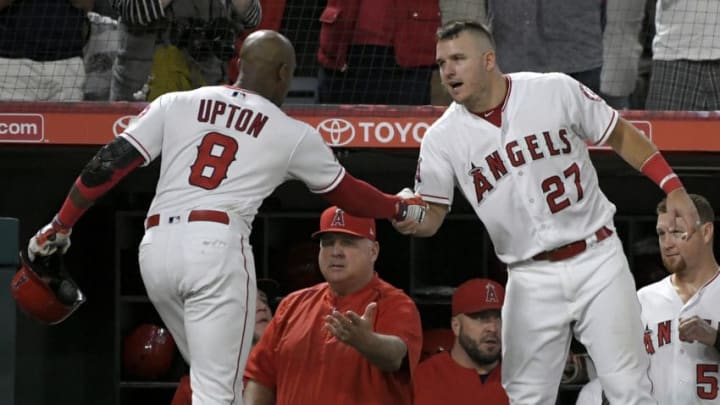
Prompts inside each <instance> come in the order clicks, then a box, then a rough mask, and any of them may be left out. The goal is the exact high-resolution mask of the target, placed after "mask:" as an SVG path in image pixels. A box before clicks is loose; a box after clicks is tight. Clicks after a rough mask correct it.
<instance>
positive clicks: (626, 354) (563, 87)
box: [394, 21, 698, 405]
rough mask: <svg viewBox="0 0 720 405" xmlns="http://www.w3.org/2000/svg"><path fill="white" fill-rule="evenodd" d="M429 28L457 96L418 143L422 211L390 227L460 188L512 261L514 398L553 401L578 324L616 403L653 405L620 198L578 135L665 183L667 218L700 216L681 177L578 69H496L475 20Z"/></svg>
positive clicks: (410, 226)
mask: <svg viewBox="0 0 720 405" xmlns="http://www.w3.org/2000/svg"><path fill="white" fill-rule="evenodd" d="M437 37H438V43H437V63H438V65H439V69H440V75H441V78H442V81H443V84H444V85H445V87H446V89H447V91H448V92H449V93H450V95H451V96H452V98H453V100H454V103H453V104H452V105H450V107H448V109H447V110H446V111H445V113H444V114H443V116H442V117H440V118H439V119H438V120H437V121H436V122H435V123H434V124H433V125H432V126H431V127H430V128H429V129H428V131H427V132H426V134H425V137H424V138H423V140H422V145H421V148H420V156H419V160H418V168H417V172H416V178H415V193H417V194H418V195H420V196H422V197H423V199H425V201H427V202H428V203H429V206H430V208H429V209H428V211H427V214H426V216H425V221H424V222H423V223H422V224H417V223H409V222H396V223H394V225H395V227H396V228H397V229H398V230H399V231H400V232H401V233H405V234H414V235H416V236H431V235H433V234H434V233H435V232H436V231H437V229H438V228H439V227H440V226H441V224H442V222H443V220H444V218H445V215H446V213H447V212H448V209H449V207H450V206H451V204H452V201H453V191H454V186H457V187H458V188H459V189H460V190H461V191H462V193H463V194H464V196H465V198H466V199H467V200H468V201H469V202H470V204H471V205H472V206H473V208H474V210H475V212H476V214H477V215H478V217H479V218H480V219H481V220H482V222H483V224H484V225H485V228H486V229H487V231H488V233H489V235H490V237H491V239H492V242H493V244H494V247H495V252H496V254H497V256H498V257H499V258H500V259H501V260H503V261H504V262H505V263H507V265H508V270H509V271H508V283H507V290H506V294H507V295H506V301H505V306H504V307H503V311H502V312H503V313H502V317H503V328H502V340H503V361H502V374H503V375H502V377H503V385H504V387H505V389H506V391H507V393H508V397H509V398H510V403H511V404H524V405H525V404H527V405H552V404H555V400H556V396H557V388H558V385H559V383H560V379H561V376H562V372H563V368H564V363H565V358H566V353H567V352H568V349H569V345H570V341H571V335H572V334H573V333H574V335H575V336H576V337H577V338H578V340H579V341H580V342H581V343H582V344H584V345H585V347H587V349H588V352H589V354H590V356H591V357H592V359H593V360H594V361H595V365H596V368H597V372H598V377H599V378H600V381H601V382H602V384H603V386H604V387H605V388H606V391H607V392H606V393H607V397H608V399H609V401H610V403H614V404H623V405H635V404H653V403H655V402H654V400H653V399H652V398H651V396H650V382H649V380H648V378H647V374H646V371H647V363H648V360H647V356H646V354H645V353H644V348H643V345H642V342H641V341H640V340H639V339H638V338H637V337H638V334H640V333H642V326H641V323H640V306H639V303H638V300H637V296H636V294H635V284H634V281H633V278H632V275H631V273H630V271H629V268H628V264H627V260H626V258H625V255H624V254H623V250H622V244H621V242H620V240H619V239H618V238H617V236H616V235H615V227H614V225H613V214H614V212H615V206H614V205H613V204H612V203H610V202H609V201H608V200H607V198H606V197H605V195H604V194H603V193H602V192H601V190H600V188H599V187H598V179H597V174H596V172H595V169H594V167H593V165H592V162H591V160H590V157H589V153H588V148H587V146H586V143H587V142H589V143H593V144H608V145H610V146H611V147H612V148H613V149H615V150H616V152H617V153H619V154H620V155H621V156H622V157H623V158H624V159H625V160H626V161H628V163H630V164H631V165H632V166H633V167H635V168H637V169H640V170H642V171H643V173H645V174H646V175H648V176H649V177H650V178H651V179H653V180H654V181H655V182H656V183H658V184H659V185H660V186H661V187H662V188H663V189H664V190H665V191H666V193H668V212H669V213H670V215H671V216H672V217H675V216H678V215H679V216H682V217H683V218H685V219H686V221H688V222H689V223H691V224H694V223H696V221H697V220H698V214H697V211H696V210H695V207H694V206H693V204H692V202H691V201H690V199H689V197H688V196H687V193H686V192H685V190H684V188H683V187H682V183H681V182H680V180H679V179H678V178H677V176H676V175H675V174H674V173H673V171H672V170H671V168H670V167H669V165H668V164H667V162H665V160H664V159H663V157H662V155H660V153H659V152H658V151H657V149H656V148H655V146H654V145H653V144H652V143H650V142H649V141H648V140H647V138H645V137H644V136H642V134H640V133H639V132H638V131H637V130H636V129H635V128H634V127H633V126H632V125H631V124H630V123H628V122H627V121H625V120H623V119H621V118H619V117H618V113H617V112H616V111H615V110H613V109H612V108H610V107H608V106H607V105H606V104H605V102H604V101H603V100H602V99H600V98H599V97H598V96H596V95H595V94H594V93H593V92H591V91H590V90H589V89H587V88H585V87H584V86H582V85H581V84H580V83H578V82H577V81H575V80H574V79H572V78H570V77H568V76H566V75H564V74H557V73H550V74H536V73H516V74H509V75H503V74H502V72H500V71H499V69H498V67H497V64H496V60H495V52H494V48H493V40H492V36H491V34H490V33H489V31H488V30H487V29H486V28H485V27H484V26H482V25H480V24H478V23H475V22H470V21H460V22H457V21H456V22H450V23H448V24H446V25H444V26H443V27H441V28H440V29H439V30H438V34H437ZM408 191H411V190H407V191H404V192H401V193H400V194H401V195H405V194H406V192H408ZM408 194H409V193H408ZM689 231H690V232H692V231H693V229H690V230H689Z"/></svg>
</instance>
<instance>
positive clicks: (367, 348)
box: [244, 207, 422, 405]
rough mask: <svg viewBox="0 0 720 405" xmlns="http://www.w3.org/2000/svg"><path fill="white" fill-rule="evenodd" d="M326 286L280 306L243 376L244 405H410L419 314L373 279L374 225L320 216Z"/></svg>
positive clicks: (332, 214) (338, 215)
mask: <svg viewBox="0 0 720 405" xmlns="http://www.w3.org/2000/svg"><path fill="white" fill-rule="evenodd" d="M313 236H314V237H315V238H318V239H319V240H320V253H319V258H318V261H319V264H320V271H321V272H322V274H323V277H324V278H325V280H326V282H324V283H321V284H317V285H315V286H313V287H310V288H306V289H303V290H299V291H296V292H294V293H292V294H290V295H288V296H287V297H286V298H285V299H283V301H282V302H281V303H280V306H279V307H278V309H277V311H276V313H275V316H274V317H273V319H272V320H271V321H270V325H268V327H267V329H266V330H265V333H264V334H263V336H262V337H261V338H260V341H259V342H258V344H257V345H256V346H255V348H254V349H253V351H252V353H251V354H250V358H249V360H248V364H247V367H246V369H245V377H246V378H247V380H248V383H247V386H246V388H245V396H244V400H245V403H246V405H266V404H267V405H270V404H276V405H337V404H343V405H354V404H357V405H361V404H362V405H366V404H373V405H383V404H387V405H404V404H407V405H410V404H412V384H411V376H412V374H413V372H414V371H415V366H416V365H417V364H418V361H419V358H420V348H421V345H422V331H421V326H420V314H419V313H418V310H417V308H416V306H415V304H414V303H413V301H412V300H411V299H410V298H409V297H408V296H407V295H405V293H403V292H402V290H400V289H397V288H395V287H393V286H392V285H390V284H388V283H386V282H385V281H383V280H381V279H380V278H379V277H378V275H377V273H375V270H374V266H375V260H376V259H377V257H378V253H379V250H380V246H379V244H378V242H377V241H376V240H375V220H373V219H370V218H357V217H352V216H350V215H348V214H347V213H345V212H344V211H343V210H341V209H338V208H337V207H331V208H329V209H327V210H325V212H323V214H322V216H321V218H320V230H319V231H318V232H316V233H315V234H313Z"/></svg>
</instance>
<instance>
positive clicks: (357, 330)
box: [325, 302, 408, 373]
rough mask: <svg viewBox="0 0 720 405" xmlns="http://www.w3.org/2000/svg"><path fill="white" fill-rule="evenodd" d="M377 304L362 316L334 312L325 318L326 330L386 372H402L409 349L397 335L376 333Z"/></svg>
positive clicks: (370, 305)
mask: <svg viewBox="0 0 720 405" xmlns="http://www.w3.org/2000/svg"><path fill="white" fill-rule="evenodd" d="M376 311H377V303H375V302H373V303H370V304H369V305H368V306H367V307H366V308H365V313H364V314H363V315H362V316H360V315H358V314H356V313H355V312H353V311H347V312H346V313H345V314H342V313H340V312H338V311H337V310H333V312H332V313H331V314H330V315H327V316H326V317H325V329H327V330H328V331H329V332H330V333H332V335H333V336H335V338H336V339H337V340H339V341H341V342H343V343H345V344H347V345H349V346H352V347H354V348H355V350H357V351H358V352H360V354H362V355H363V357H365V359H367V361H369V362H370V363H371V364H373V365H374V366H375V367H377V368H379V369H380V370H382V371H385V372H389V373H392V372H395V371H398V370H400V367H402V365H403V360H404V359H405V357H407V354H408V348H407V345H406V344H405V342H404V341H403V340H402V339H400V338H399V337H397V336H393V335H386V334H382V333H377V332H375V331H374V330H373V323H374V318H375V312H376Z"/></svg>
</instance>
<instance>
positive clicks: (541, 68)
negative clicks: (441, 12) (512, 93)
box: [488, 0, 603, 92]
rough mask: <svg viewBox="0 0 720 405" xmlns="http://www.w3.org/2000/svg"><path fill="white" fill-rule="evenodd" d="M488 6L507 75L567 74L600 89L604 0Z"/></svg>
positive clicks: (522, 0) (501, 0) (494, 0)
mask: <svg viewBox="0 0 720 405" xmlns="http://www.w3.org/2000/svg"><path fill="white" fill-rule="evenodd" d="M488 8H489V18H490V25H491V28H492V33H493V36H494V37H495V44H496V49H497V55H498V60H499V61H500V68H501V69H502V71H503V72H505V73H513V72H524V71H531V72H540V73H546V72H562V73H566V74H568V75H570V76H572V77H573V78H575V79H576V80H578V81H579V82H581V83H583V84H584V85H586V86H587V87H589V88H590V89H591V90H592V91H594V92H598V91H599V89H600V69H601V67H602V62H603V59H602V58H603V48H602V21H601V16H602V4H601V2H600V1H598V0H573V1H567V0H544V1H527V0H488Z"/></svg>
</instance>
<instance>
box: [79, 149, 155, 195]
mask: <svg viewBox="0 0 720 405" xmlns="http://www.w3.org/2000/svg"><path fill="white" fill-rule="evenodd" d="M138 159H142V156H141V155H140V152H138V151H137V150H136V149H135V148H134V147H133V146H132V145H131V144H130V143H129V142H128V141H126V140H125V139H124V138H115V140H114V141H112V142H110V143H108V144H107V145H105V146H103V147H102V149H100V150H99V151H98V153H97V154H96V155H95V157H93V158H92V160H90V162H88V164H87V165H85V168H84V169H83V170H82V172H81V173H80V179H81V180H82V183H83V185H85V186H86V187H98V186H100V185H103V184H106V183H108V182H110V181H111V180H112V178H113V175H114V174H115V172H117V171H120V170H123V169H127V168H128V167H129V166H130V165H131V164H132V163H133V162H135V161H137V160H138Z"/></svg>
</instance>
